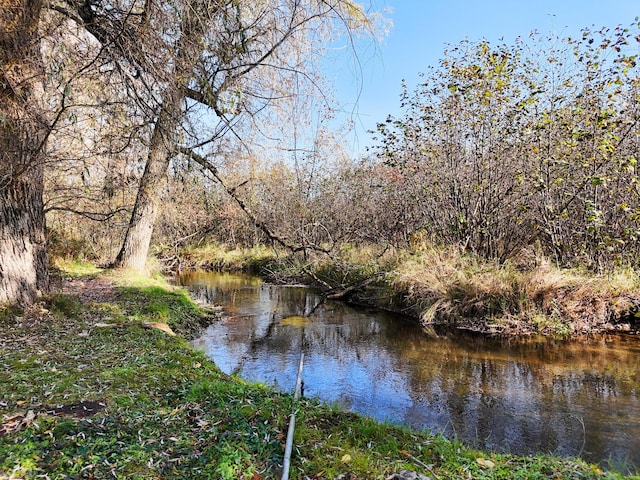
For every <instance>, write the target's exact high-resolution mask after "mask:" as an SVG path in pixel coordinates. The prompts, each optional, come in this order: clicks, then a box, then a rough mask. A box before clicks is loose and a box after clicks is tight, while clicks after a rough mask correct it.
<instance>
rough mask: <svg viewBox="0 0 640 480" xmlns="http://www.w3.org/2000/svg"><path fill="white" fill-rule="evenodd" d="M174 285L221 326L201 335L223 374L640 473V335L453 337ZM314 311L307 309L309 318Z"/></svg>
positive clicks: (242, 288)
mask: <svg viewBox="0 0 640 480" xmlns="http://www.w3.org/2000/svg"><path fill="white" fill-rule="evenodd" d="M179 282H180V283H181V284H182V285H187V286H189V288H190V289H191V291H192V294H193V295H194V296H195V297H196V298H198V299H199V300H201V301H203V302H208V303H211V304H217V305H221V306H223V308H224V312H225V316H224V318H223V320H221V321H218V322H216V323H215V324H213V325H211V326H210V327H209V328H208V329H207V331H206V332H205V334H204V335H203V336H202V337H201V338H199V339H198V340H196V342H195V343H196V345H197V346H198V347H200V348H203V349H205V350H206V351H207V352H208V354H209V355H210V356H211V358H212V359H213V360H214V361H215V362H216V364H217V365H218V366H219V367H220V368H221V369H222V370H223V371H224V372H226V373H237V374H239V375H240V376H242V377H243V378H246V379H248V380H254V381H259V382H266V383H269V384H271V385H274V386H276V387H277V388H280V389H282V390H285V391H291V390H292V389H293V387H294V383H295V376H296V373H297V366H298V361H299V357H300V353H301V352H304V353H305V363H304V370H303V380H304V393H305V395H307V396H315V397H318V398H320V399H322V400H324V401H328V402H334V403H337V404H339V405H341V406H342V407H343V408H345V409H348V410H351V411H354V412H358V413H361V414H364V415H367V416H370V417H373V418H376V419H378V420H382V421H388V422H391V423H395V424H403V425H408V426H411V427H412V428H415V429H428V430H431V431H433V432H442V433H444V434H445V435H447V436H450V437H453V436H456V437H457V438H459V439H461V440H462V441H464V442H465V443H467V444H471V445H474V446H477V447H480V448H483V449H489V450H494V451H505V452H511V453H516V454H533V453H537V452H547V453H555V454H559V455H569V456H577V455H579V456H582V457H583V458H585V459H587V460H589V461H593V462H599V463H601V464H604V465H607V464H609V466H613V467H615V468H616V469H620V468H626V469H634V468H640V338H639V337H638V336H617V335H616V336H613V335H605V336H598V337H593V338H590V339H585V340H582V341H580V342H575V341H574V342H563V341H553V340H549V339H528V340H526V341H523V340H513V339H512V340H500V339H490V338H485V337H482V336H477V335H471V334H464V333H460V332H449V333H442V332H440V333H439V334H438V335H432V336H428V335H425V333H424V332H423V331H422V330H421V329H420V328H419V327H418V326H417V325H415V323H413V322H411V321H408V320H407V319H405V318H403V317H401V316H398V315H392V314H389V313H385V312H377V311H372V310H367V309H358V308H353V307H350V306H347V305H345V304H342V303H338V302H326V303H322V304H320V306H318V304H319V303H320V297H319V296H318V295H317V294H315V293H314V292H313V291H311V290H309V289H306V288H300V287H281V286H270V285H266V284H263V283H262V282H261V281H260V280H259V279H257V278H255V277H250V276H244V275H232V274H215V273H190V274H186V275H183V276H182V277H181V278H180V279H179ZM311 312H312V313H311Z"/></svg>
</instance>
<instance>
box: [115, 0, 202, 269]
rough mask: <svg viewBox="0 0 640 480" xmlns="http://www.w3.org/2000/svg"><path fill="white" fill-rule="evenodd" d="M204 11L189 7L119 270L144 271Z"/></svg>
mask: <svg viewBox="0 0 640 480" xmlns="http://www.w3.org/2000/svg"><path fill="white" fill-rule="evenodd" d="M202 12H203V8H202V7H201V6H200V5H199V1H198V0H192V1H191V2H189V5H188V6H187V8H185V11H184V15H185V17H184V18H183V20H182V33H181V35H180V40H179V42H178V49H177V53H176V59H175V66H174V70H173V74H172V78H171V79H170V80H169V82H168V84H167V87H166V89H165V92H164V97H163V102H162V108H161V110H160V115H159V116H158V119H157V121H156V124H155V126H154V130H153V135H152V137H151V145H150V146H149V156H148V158H147V164H146V166H145V169H144V173H143V174H142V179H141V180H140V187H139V189H138V195H137V197H136V203H135V205H134V207H133V212H132V214H131V220H130V222H129V227H128V228H127V233H126V235H125V239H124V242H123V244H122V248H121V249H120V253H118V256H117V257H116V260H115V262H114V266H115V267H116V268H130V269H133V270H143V269H144V266H145V263H146V260H147V254H148V253H149V246H150V244H151V235H152V233H153V226H154V224H155V221H156V218H157V216H158V210H159V207H160V203H161V197H162V192H163V190H164V187H165V185H166V181H167V178H166V175H167V169H168V167H169V161H170V160H171V155H172V153H173V151H174V149H175V136H176V131H177V128H178V126H179V125H180V122H181V120H182V113H183V112H182V106H183V103H184V100H185V91H186V89H187V87H188V85H189V80H190V79H191V76H192V74H193V69H194V67H195V65H196V63H197V61H198V59H199V57H200V54H201V53H202V50H203V48H204V46H203V37H204V32H205V29H206V18H204V17H202V18H201V17H199V15H200V14H201V13H202Z"/></svg>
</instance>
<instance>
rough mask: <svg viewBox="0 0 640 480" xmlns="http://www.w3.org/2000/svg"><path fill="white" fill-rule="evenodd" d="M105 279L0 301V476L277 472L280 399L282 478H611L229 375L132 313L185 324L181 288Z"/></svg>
mask: <svg viewBox="0 0 640 480" xmlns="http://www.w3.org/2000/svg"><path fill="white" fill-rule="evenodd" d="M91 275H92V276H95V275H100V274H96V273H95V272H92V273H91ZM102 275H103V276H105V275H107V276H108V275H110V274H108V273H106V274H105V273H103V274H102ZM109 279H110V280H111V281H114V282H117V283H118V284H119V285H120V286H119V287H118V288H117V289H116V293H117V294H116V295H109V296H106V297H105V299H106V300H105V301H101V300H100V296H99V295H94V296H92V297H90V298H93V300H92V301H89V302H86V301H82V302H81V301H80V300H79V297H78V296H76V295H73V294H57V295H55V296H52V297H50V298H49V299H48V300H47V301H45V302H43V303H41V304H39V305H36V306H34V307H31V308H29V309H26V310H24V311H21V310H16V309H4V310H2V311H0V328H1V329H2V335H0V350H1V352H2V355H1V356H0V479H3V480H5V479H18V478H48V479H57V478H95V479H99V478H105V479H106V478H110V479H112V478H118V479H120V478H122V479H124V478H140V479H143V478H145V479H147V478H149V479H169V478H181V479H184V478H200V479H206V478H210V479H251V480H256V479H267V478H280V474H281V465H282V459H283V453H284V442H285V435H286V430H287V423H288V414H289V413H290V412H291V411H293V410H295V411H297V412H298V417H297V421H296V425H297V428H296V436H295V445H296V446H295V449H294V455H293V459H292V469H291V477H290V478H292V479H307V478H313V479H334V478H337V477H339V476H340V475H343V477H341V478H351V479H364V478H366V479H384V478H388V477H389V476H390V475H391V474H392V473H394V472H400V471H402V470H412V471H415V472H420V473H423V474H424V475H426V476H428V477H431V478H441V479H444V478H447V479H449V478H459V479H463V478H464V479H467V478H487V479H488V478H491V479H499V478H509V479H512V478H529V479H533V478H576V479H578V478H580V479H582V478H621V475H619V474H616V473H612V472H609V473H605V472H602V471H601V470H600V469H599V468H598V467H596V466H593V465H588V464H586V463H583V462H582V461H579V460H571V459H558V458H554V457H548V456H535V457H516V456H511V455H494V454H487V453H481V452H478V451H475V450H472V449H469V448H467V447H464V446H463V445H461V444H459V443H457V442H452V441H449V440H446V439H444V438H442V437H440V436H431V435H428V434H423V433H416V432H412V431H410V430H407V429H402V428H398V427H394V426H389V425H383V424H380V423H376V422H374V421H372V420H369V419H366V418H363V417H360V416H357V415H353V414H350V413H344V412H339V411H335V410H333V409H331V408H329V407H327V406H325V405H322V404H319V403H317V402H315V401H313V400H310V399H302V400H297V401H294V400H293V398H292V397H291V396H290V395H287V394H282V393H277V392H275V391H273V390H272V389H271V388H268V387H266V386H264V385H259V384H251V383H247V382H245V381H243V380H242V379H240V378H237V377H229V376H227V375H225V374H223V373H221V372H220V371H219V369H218V368H217V367H216V366H215V364H214V363H212V362H211V361H209V360H208V359H207V358H206V357H205V356H204V354H203V353H201V352H198V351H195V350H194V349H192V348H191V347H190V345H189V344H188V343H187V341H186V340H185V339H184V336H175V337H173V336H169V335H167V334H166V333H165V332H163V331H161V330H158V329H153V328H148V327H147V326H145V323H147V322H150V321H154V322H165V323H168V324H169V325H170V326H171V327H172V328H173V329H174V330H176V331H178V332H185V333H184V335H190V334H193V332H194V331H195V329H196V328H197V327H196V326H199V325H202V323H203V321H204V319H205V318H207V315H210V314H206V313H205V312H202V311H200V310H199V309H198V308H197V307H196V306H195V305H194V304H193V303H192V302H191V301H190V300H189V298H188V296H187V295H186V294H185V293H184V292H183V291H180V290H176V289H173V288H172V287H169V286H168V285H166V284H162V282H161V281H159V280H157V279H155V280H149V281H145V280H144V279H138V280H136V281H135V282H127V281H126V279H125V278H124V277H121V276H110V277H109ZM125 285H126V286H125ZM83 298H84V297H83ZM208 318H209V321H215V320H214V319H212V318H211V317H208Z"/></svg>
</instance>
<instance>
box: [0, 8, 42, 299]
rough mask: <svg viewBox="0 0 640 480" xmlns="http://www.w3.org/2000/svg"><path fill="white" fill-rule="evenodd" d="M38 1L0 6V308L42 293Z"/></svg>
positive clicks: (40, 84)
mask: <svg viewBox="0 0 640 480" xmlns="http://www.w3.org/2000/svg"><path fill="white" fill-rule="evenodd" d="M42 4H43V2H42V1H41V0H3V1H2V2H0V155H1V158H0V303H16V302H18V303H22V304H27V303H30V302H32V301H33V300H34V299H35V298H37V296H38V295H39V294H41V293H43V292H46V290H47V288H48V265H47V250H46V245H45V217H44V211H43V200H42V193H43V168H44V163H43V160H44V156H45V146H46V142H47V135H48V132H49V124H48V120H47V115H46V113H45V109H44V107H43V106H42V105H41V104H40V101H41V98H42V96H43V91H44V89H43V79H42V61H41V53H40V37H39V33H38V22H39V20H40V14H41V11H42Z"/></svg>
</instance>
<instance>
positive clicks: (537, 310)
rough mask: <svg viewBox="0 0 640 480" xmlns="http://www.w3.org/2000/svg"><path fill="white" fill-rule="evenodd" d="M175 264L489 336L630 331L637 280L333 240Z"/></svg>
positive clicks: (539, 261)
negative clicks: (297, 252)
mask: <svg viewBox="0 0 640 480" xmlns="http://www.w3.org/2000/svg"><path fill="white" fill-rule="evenodd" d="M181 259H182V266H183V267H184V268H204V269H218V270H225V269H227V270H228V269H231V270H245V271H251V272H254V273H259V274H261V275H263V276H266V277H267V278H268V279H269V280H270V281H274V282H280V283H284V282H290V281H300V280H303V281H305V282H308V283H310V284H313V285H315V286H317V287H319V288H321V289H323V290H324V291H325V292H326V294H327V296H328V297H329V298H335V299H342V300H348V301H351V302H354V303H360V304H364V305H370V306H377V307H380V308H385V309H389V310H393V311H398V312H402V313H403V314H407V315H410V316H412V317H414V318H416V319H418V320H419V321H420V322H421V323H422V324H423V325H425V326H430V325H440V324H448V325H452V326H455V327H458V328H464V329H471V330H474V331H479V332H484V333H489V334H504V335H523V334H549V335H561V336H573V335H582V334H589V333H603V332H630V331H637V330H638V329H640V313H639V312H640V288H639V287H640V278H639V277H638V274H637V273H636V272H635V271H634V270H632V269H627V270H623V269H619V270H618V271H617V272H613V273H602V274H596V273H593V272H588V271H586V270H580V269H560V268H557V267H555V266H553V265H552V264H551V262H549V261H548V260H547V259H545V258H544V257H542V256H539V255H536V254H534V253H533V252H532V251H524V252H523V253H522V254H521V255H520V256H519V257H518V258H516V259H513V260H511V261H507V262H505V263H503V264H498V263H497V262H491V261H487V260H484V259H482V258H479V257H477V256H474V255H472V254H462V253H461V252H460V250H459V249H457V248H454V247H450V248H443V247H435V246H433V245H427V244H420V245H417V246H414V247H413V248H412V249H407V250H396V249H384V248H382V247H373V246H370V247H352V246H349V245H346V246H343V247H342V248H340V249H339V250H337V251H336V253H335V254H332V255H329V256H328V255H324V254H323V255H318V254H314V253H313V252H308V254H307V255H306V258H305V257H304V256H292V255H289V254H287V253H285V252H278V251H276V250H273V249H268V248H265V247H253V248H251V249H226V248H224V246H220V245H208V246H205V247H201V248H198V249H187V250H185V251H184V252H183V253H182V254H181Z"/></svg>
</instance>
